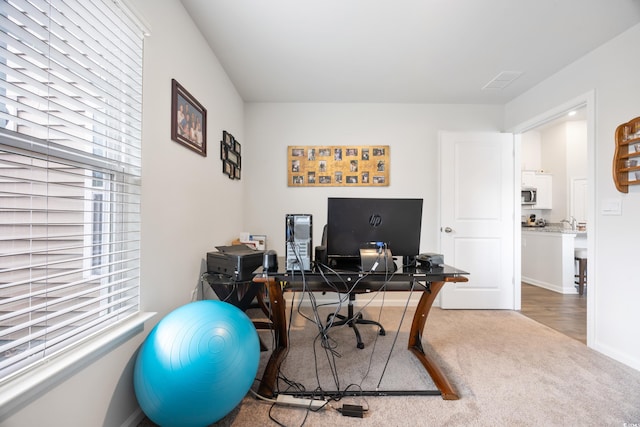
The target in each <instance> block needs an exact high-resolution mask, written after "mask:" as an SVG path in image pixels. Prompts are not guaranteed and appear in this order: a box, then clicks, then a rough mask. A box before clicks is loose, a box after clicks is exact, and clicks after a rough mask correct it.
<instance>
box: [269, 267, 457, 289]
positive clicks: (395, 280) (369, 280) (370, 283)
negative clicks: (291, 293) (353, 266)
mask: <svg viewBox="0 0 640 427" xmlns="http://www.w3.org/2000/svg"><path fill="white" fill-rule="evenodd" d="M278 261H279V263H278V266H279V268H278V271H276V272H268V273H264V272H263V270H262V269H258V270H257V271H256V274H257V275H262V276H264V277H271V278H275V279H276V280H278V281H281V282H286V283H287V286H286V287H288V288H300V286H301V285H304V286H305V288H306V289H308V290H318V291H324V290H336V287H337V288H339V289H351V288H353V287H354V285H355V287H356V289H358V290H360V291H362V290H365V291H370V290H378V289H381V288H384V289H385V290H389V291H393V290H407V289H408V285H410V284H411V283H413V282H415V281H417V282H441V281H445V280H446V279H447V278H454V277H459V276H464V275H468V274H469V273H468V272H466V271H463V270H460V269H457V268H455V267H451V266H448V265H443V266H442V267H434V268H431V269H424V268H421V267H406V266H405V267H401V268H398V269H397V270H396V271H394V272H384V271H376V272H368V273H367V272H361V271H356V270H344V269H343V270H340V269H330V268H327V267H324V268H321V269H314V270H312V271H297V270H293V271H286V270H285V269H284V265H285V264H284V262H283V260H278Z"/></svg>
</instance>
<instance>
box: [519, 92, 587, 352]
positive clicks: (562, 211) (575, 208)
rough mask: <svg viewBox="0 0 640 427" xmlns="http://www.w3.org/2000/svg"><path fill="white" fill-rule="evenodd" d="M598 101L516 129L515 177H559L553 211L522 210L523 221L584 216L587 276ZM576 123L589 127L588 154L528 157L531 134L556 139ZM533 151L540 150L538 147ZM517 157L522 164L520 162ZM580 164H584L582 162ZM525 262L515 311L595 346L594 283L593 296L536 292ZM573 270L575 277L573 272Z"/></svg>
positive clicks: (578, 103) (583, 100) (579, 102)
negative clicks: (535, 173)
mask: <svg viewBox="0 0 640 427" xmlns="http://www.w3.org/2000/svg"><path fill="white" fill-rule="evenodd" d="M593 101H594V96H593V93H589V94H586V95H584V96H582V97H580V98H578V99H576V100H573V101H570V102H568V103H566V104H563V105H561V106H559V107H557V108H555V109H553V110H551V111H549V112H547V113H545V114H543V115H541V116H538V117H536V118H534V119H532V120H529V121H528V122H526V123H524V124H522V125H520V126H518V127H517V129H516V130H514V133H515V134H516V135H517V137H518V140H519V145H518V147H519V150H517V151H519V153H520V155H519V156H516V157H517V159H516V163H520V165H517V166H520V171H519V172H520V173H517V174H516V175H521V172H522V171H524V170H543V171H545V172H550V173H552V174H553V175H554V182H553V194H554V195H553V206H552V209H549V210H541V211H535V210H534V211H529V210H525V209H522V210H521V214H522V215H521V217H523V216H524V215H525V214H526V215H527V216H529V214H530V212H535V214H536V215H537V217H538V218H543V219H544V220H545V222H547V223H549V224H552V225H555V226H558V225H565V224H566V223H565V222H562V221H563V220H570V218H572V217H574V218H576V217H577V216H580V217H581V219H580V220H578V219H577V218H576V222H577V221H580V222H585V223H586V224H587V233H586V236H584V235H583V236H584V240H585V243H584V246H585V247H586V248H587V253H588V273H587V277H594V275H593V265H594V259H595V254H594V251H593V244H592V242H593V235H594V231H595V227H596V224H595V221H594V219H595V215H594V207H593V205H594V203H593V200H594V189H593V186H592V185H591V186H590V185H589V183H592V182H593V178H594V176H595V167H594V164H595V162H594V156H593V153H594V139H593V135H594V132H593V130H594V128H593V126H594V121H595V117H594V108H593V106H594V103H593ZM569 112H575V113H574V115H573V116H569V115H568V114H569ZM571 122H574V123H571ZM576 123H581V124H582V125H583V126H584V133H585V135H584V139H585V140H586V141H584V144H583V150H584V152H582V153H580V154H579V155H574V154H572V153H571V151H570V150H573V149H575V147H574V146H570V145H567V146H566V147H563V148H562V149H563V150H566V151H565V152H564V153H561V154H562V155H564V156H565V157H564V158H563V156H562V155H560V154H559V153H549V152H547V153H546V157H547V159H548V158H549V157H553V160H551V161H545V155H541V157H540V158H535V156H534V158H533V159H532V158H528V157H527V156H532V154H531V147H532V145H531V143H530V141H531V139H529V142H527V141H528V137H529V136H530V135H531V133H537V134H538V136H540V135H541V134H544V133H545V132H546V133H551V134H553V133H554V132H555V134H556V137H557V135H558V133H560V132H562V131H565V130H567V129H569V128H570V127H571V126H573V127H575V126H579V125H577V124H576ZM534 140H535V138H534ZM527 144H529V145H527ZM572 144H573V142H572ZM533 146H534V147H535V144H533ZM547 148H548V147H547ZM556 148H557V147H556ZM518 157H519V158H520V159H519V160H520V162H518ZM576 159H581V160H580V161H577V160H576ZM554 162H556V163H554ZM559 162H564V163H559ZM554 169H555V171H554ZM554 172H559V173H554ZM556 175H557V177H556ZM516 182H517V183H520V182H521V177H520V176H516ZM520 238H521V240H520V243H521V244H522V245H526V239H524V238H523V237H522V236H520ZM519 249H521V253H520V254H519V256H521V257H522V256H523V254H524V253H525V250H524V247H522V246H521V247H520V248H519ZM525 263H526V259H524V257H523V258H522V259H521V265H520V278H521V280H518V281H516V283H521V286H519V287H518V286H516V294H517V298H518V297H519V301H518V300H516V306H517V307H518V308H520V310H521V312H522V314H524V315H526V316H528V317H531V318H533V319H534V320H536V321H538V322H540V323H543V324H545V325H547V326H549V327H552V328H554V329H556V330H559V331H560V332H562V333H564V334H565V335H568V336H571V337H573V338H575V339H578V340H580V341H582V342H586V343H587V344H588V343H589V342H590V331H592V330H593V329H592V327H591V325H592V324H593V322H594V320H593V316H590V310H589V307H592V306H593V305H592V304H591V303H590V299H591V297H592V295H593V294H594V292H593V288H594V286H595V283H594V281H593V280H590V281H589V284H588V289H589V290H591V292H587V293H586V295H584V296H579V295H576V294H566V293H565V294H563V293H559V292H557V290H556V292H554V291H553V290H549V289H544V286H543V288H540V287H536V286H534V287H531V286H530V285H529V284H526V283H522V282H524V281H525V277H524V275H523V271H525V269H526V267H527V265H526V264H525ZM529 271H530V269H529ZM571 271H572V272H573V269H572V270H571ZM518 303H520V304H518ZM542 305H544V306H545V307H546V308H545V309H544V310H540V308H542ZM576 322H577V323H576Z"/></svg>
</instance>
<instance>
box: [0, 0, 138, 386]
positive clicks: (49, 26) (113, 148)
mask: <svg viewBox="0 0 640 427" xmlns="http://www.w3.org/2000/svg"><path fill="white" fill-rule="evenodd" d="M130 16H131V15H130V14H129V13H128V11H126V10H125V9H124V8H123V6H122V5H120V4H119V2H118V4H116V3H114V2H113V1H109V0H97V1H81V0H29V1H25V0H21V1H12V0H6V1H3V2H2V3H0V380H2V379H3V378H7V377H8V376H10V375H12V374H13V373H16V372H18V371H22V370H25V369H28V368H30V367H32V366H34V365H37V364H39V362H41V361H43V360H46V359H47V357H48V356H50V355H51V354H54V353H55V352H58V351H61V350H64V349H66V348H68V347H69V346H72V345H74V344H75V343H77V342H78V341H79V340H81V339H83V338H85V337H88V336H92V335H94V334H96V333H98V332H101V331H103V330H105V329H106V328H108V327H109V326H110V325H113V324H114V323H117V322H118V321H121V320H123V319H127V318H129V317H130V316H132V315H134V314H136V313H138V312H139V269H140V268H139V250H140V178H141V173H140V172H141V171H140V166H141V150H140V142H141V110H142V38H143V32H142V30H141V28H140V27H139V26H138V25H136V24H135V23H134V22H132V20H131V19H130V18H129V17H130Z"/></svg>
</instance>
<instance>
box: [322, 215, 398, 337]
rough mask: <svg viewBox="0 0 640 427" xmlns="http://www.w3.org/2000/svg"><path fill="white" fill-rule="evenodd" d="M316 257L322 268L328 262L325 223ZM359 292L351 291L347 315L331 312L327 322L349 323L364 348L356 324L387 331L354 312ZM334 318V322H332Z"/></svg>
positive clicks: (384, 332) (335, 324) (333, 324)
mask: <svg viewBox="0 0 640 427" xmlns="http://www.w3.org/2000/svg"><path fill="white" fill-rule="evenodd" d="M315 259H316V268H318V269H319V268H322V266H321V265H319V264H325V265H326V264H327V262H328V259H327V226H326V225H325V226H324V228H323V230H322V244H321V245H320V246H316V252H315ZM358 293H362V292H357V290H352V291H351V292H349V304H348V305H347V315H346V316H345V315H343V314H337V313H331V314H329V315H328V316H327V324H329V325H330V327H334V326H342V325H347V326H349V327H350V328H351V329H353V332H354V333H355V334H356V341H357V344H356V345H357V347H358V348H360V349H362V348H364V343H363V342H362V337H361V336H360V331H359V330H358V327H357V326H356V325H358V324H359V325H375V326H377V327H378V328H379V332H378V333H379V334H380V335H383V336H384V335H386V334H387V333H386V331H385V330H384V326H382V324H380V323H379V322H376V321H375V320H368V319H365V318H364V317H363V316H362V313H358V314H357V315H355V314H354V310H353V303H354V302H355V300H356V294H358ZM336 319H340V320H336ZM332 320H333V322H331V321H332Z"/></svg>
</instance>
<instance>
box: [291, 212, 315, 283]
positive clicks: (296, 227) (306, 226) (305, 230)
mask: <svg viewBox="0 0 640 427" xmlns="http://www.w3.org/2000/svg"><path fill="white" fill-rule="evenodd" d="M312 225H313V220H312V217H311V215H308V214H287V216H286V218H285V242H286V243H285V244H286V251H285V253H286V259H285V262H286V268H287V271H292V270H298V271H302V270H304V271H310V270H311V256H312V250H313V245H312Z"/></svg>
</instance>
